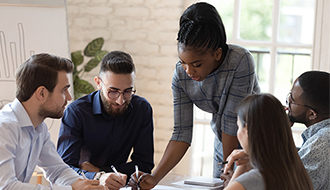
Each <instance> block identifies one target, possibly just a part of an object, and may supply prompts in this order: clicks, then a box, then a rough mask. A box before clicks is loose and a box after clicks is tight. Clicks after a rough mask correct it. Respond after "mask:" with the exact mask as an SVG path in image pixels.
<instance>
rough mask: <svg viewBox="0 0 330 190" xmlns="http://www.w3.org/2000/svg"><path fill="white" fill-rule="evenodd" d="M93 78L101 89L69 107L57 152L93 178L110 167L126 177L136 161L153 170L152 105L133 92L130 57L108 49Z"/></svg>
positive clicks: (144, 169)
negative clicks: (96, 74) (97, 72)
mask: <svg viewBox="0 0 330 190" xmlns="http://www.w3.org/2000/svg"><path fill="white" fill-rule="evenodd" d="M94 80H95V82H96V85H97V87H98V89H99V90H98V91H95V92H93V93H91V94H88V95H86V96H84V97H82V98H79V99H78V100H76V101H74V102H72V103H71V104H70V105H69V106H68V107H67V109H66V110H65V112H64V116H63V118H62V123H61V128H60V133H59V139H58V145H57V152H58V153H59V154H60V155H61V157H62V159H63V160H64V162H66V163H67V164H68V165H70V166H71V167H72V168H73V169H74V170H75V171H76V172H77V173H78V174H81V172H83V173H84V174H85V175H86V177H87V178H89V179H99V178H100V175H102V174H104V172H113V170H112V168H111V165H113V166H114V167H115V168H116V169H117V171H118V172H121V173H124V174H126V175H128V176H130V175H131V174H132V173H134V172H135V165H137V166H138V168H139V170H141V171H144V172H147V173H150V172H151V170H152V168H153V167H154V162H153V154H154V145H153V118H152V108H151V106H150V104H149V102H148V101H147V100H146V99H144V98H142V97H140V96H137V95H135V92H136V90H135V86H134V81H135V66H134V64H133V60H132V58H131V56H130V55H129V54H127V53H124V52H121V51H113V52H110V53H108V54H107V55H105V56H104V58H103V60H102V62H101V69H100V73H99V76H98V77H95V78H94ZM131 151H132V153H131ZM130 154H131V156H130ZM129 156H130V161H128V159H129Z"/></svg>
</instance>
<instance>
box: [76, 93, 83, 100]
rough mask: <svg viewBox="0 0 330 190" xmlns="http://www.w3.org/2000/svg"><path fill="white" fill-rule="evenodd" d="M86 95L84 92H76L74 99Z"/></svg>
mask: <svg viewBox="0 0 330 190" xmlns="http://www.w3.org/2000/svg"><path fill="white" fill-rule="evenodd" d="M84 95H85V94H84V93H79V92H74V99H75V100H76V99H78V98H80V97H82V96H84Z"/></svg>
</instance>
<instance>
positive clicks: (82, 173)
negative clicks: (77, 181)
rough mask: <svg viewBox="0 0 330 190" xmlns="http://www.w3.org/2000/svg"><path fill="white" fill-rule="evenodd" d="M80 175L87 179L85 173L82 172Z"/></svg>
mask: <svg viewBox="0 0 330 190" xmlns="http://www.w3.org/2000/svg"><path fill="white" fill-rule="evenodd" d="M80 173H81V175H82V176H83V178H84V179H87V177H86V176H85V174H84V172H83V171H81V172H80Z"/></svg>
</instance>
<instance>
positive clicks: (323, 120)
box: [286, 71, 330, 190]
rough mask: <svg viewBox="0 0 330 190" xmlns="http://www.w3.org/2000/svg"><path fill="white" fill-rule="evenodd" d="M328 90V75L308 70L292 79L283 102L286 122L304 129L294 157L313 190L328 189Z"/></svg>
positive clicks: (329, 134)
mask: <svg viewBox="0 0 330 190" xmlns="http://www.w3.org/2000/svg"><path fill="white" fill-rule="evenodd" d="M329 88H330V74H329V73H328V72H323V71H308V72H305V73H303V74H301V75H300V76H299V77H298V78H297V79H296V80H295V82H294V84H293V86H292V89H291V92H290V93H289V94H288V96H287V101H286V103H287V108H286V109H287V110H288V116H289V119H290V121H291V122H292V123H302V124H304V125H305V126H306V127H307V129H306V130H305V131H304V132H303V133H302V135H301V136H302V138H303V144H302V146H301V148H300V150H299V152H298V154H299V156H300V158H301V160H302V162H303V164H304V166H305V168H306V171H307V173H308V174H309V177H310V179H311V181H312V183H313V188H314V190H328V189H330V172H329V171H330V148H329V147H330V110H329V106H330V102H329V101H330V96H329V93H330V89H329Z"/></svg>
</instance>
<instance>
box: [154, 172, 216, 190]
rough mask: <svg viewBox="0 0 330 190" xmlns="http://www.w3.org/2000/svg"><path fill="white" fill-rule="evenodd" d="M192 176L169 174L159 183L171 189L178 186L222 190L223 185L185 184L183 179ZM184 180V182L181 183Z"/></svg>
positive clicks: (180, 187)
mask: <svg viewBox="0 0 330 190" xmlns="http://www.w3.org/2000/svg"><path fill="white" fill-rule="evenodd" d="M190 178H192V176H187V175H178V174H171V173H170V174H168V175H166V176H165V177H164V178H163V179H162V180H161V181H160V182H159V183H158V185H159V186H168V187H169V188H168V189H170V188H171V187H173V188H177V189H190V190H197V189H199V190H210V189H212V190H213V189H214V190H222V189H223V187H206V186H196V185H186V184H183V181H184V180H186V179H190ZM181 182H182V183H181ZM155 189H162V188H157V186H156V188H155Z"/></svg>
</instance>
